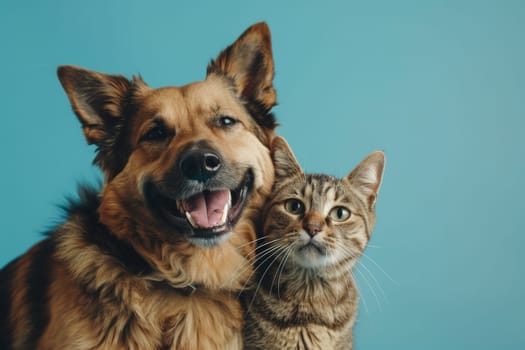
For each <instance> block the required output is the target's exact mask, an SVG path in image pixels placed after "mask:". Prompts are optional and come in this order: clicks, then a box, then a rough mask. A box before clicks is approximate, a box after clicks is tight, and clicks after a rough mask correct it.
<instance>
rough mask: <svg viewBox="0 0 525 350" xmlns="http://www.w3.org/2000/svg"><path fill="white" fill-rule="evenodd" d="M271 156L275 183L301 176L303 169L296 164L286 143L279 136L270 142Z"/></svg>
mask: <svg viewBox="0 0 525 350" xmlns="http://www.w3.org/2000/svg"><path fill="white" fill-rule="evenodd" d="M271 154H272V160H273V165H274V168H275V183H277V184H278V183H279V182H283V181H285V180H286V179H289V178H291V177H295V176H297V175H302V174H303V169H301V166H300V165H299V163H298V162H297V159H296V158H295V156H294V154H293V152H292V149H291V148H290V146H289V145H288V142H286V140H285V139H284V138H282V137H280V136H275V137H274V139H273V141H272V146H271Z"/></svg>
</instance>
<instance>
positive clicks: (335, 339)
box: [243, 137, 385, 350]
mask: <svg viewBox="0 0 525 350" xmlns="http://www.w3.org/2000/svg"><path fill="white" fill-rule="evenodd" d="M272 148H273V149H272V157H273V161H274V164H275V175H276V179H275V184H274V188H273V194H272V195H271V196H270V198H269V199H268V201H267V204H266V205H265V207H264V209H263V215H262V221H261V225H260V226H261V227H260V230H259V231H261V232H262V235H261V236H260V237H259V238H258V247H257V259H256V264H255V266H256V278H255V281H254V283H253V286H252V287H251V288H248V290H247V291H246V292H245V294H244V295H243V304H244V307H245V311H246V312H245V321H246V323H245V330H244V337H245V344H246V345H245V349H279V350H282V349H323V350H324V349H353V334H352V328H353V325H354V322H355V319H356V314H357V304H358V293H357V289H356V286H355V284H354V280H353V277H352V268H353V266H354V264H355V263H356V261H357V259H358V258H359V257H360V256H361V254H362V252H363V250H364V249H365V247H366V244H367V242H368V240H369V239H370V235H371V233H372V228H373V227H374V223H375V203H376V198H377V193H378V190H379V187H380V184H381V178H382V175H383V168H384V163H385V156H384V154H383V152H380V151H377V152H374V153H372V154H370V155H369V156H368V157H367V158H365V159H364V160H363V161H362V162H361V163H360V164H359V165H358V166H357V168H355V169H354V170H353V171H352V172H351V173H350V174H349V175H347V176H346V177H345V178H343V179H337V178H334V177H332V176H328V175H319V174H313V175H312V174H304V172H303V171H302V169H301V167H300V166H299V164H298V163H297V161H296V159H295V157H294V155H293V153H292V151H291V150H290V148H289V146H288V144H287V143H286V141H285V140H284V139H282V138H280V137H276V138H275V140H274V142H273V144H272ZM261 232H260V233H261Z"/></svg>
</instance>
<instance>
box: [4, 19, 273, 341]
mask: <svg viewBox="0 0 525 350" xmlns="http://www.w3.org/2000/svg"><path fill="white" fill-rule="evenodd" d="M273 74H274V70H273V60H272V52H271V40H270V33H269V30H268V27H267V26H266V25H265V24H264V23H259V24H256V25H254V26H252V27H250V28H249V29H248V30H247V31H246V32H245V33H244V34H243V35H242V36H241V37H240V38H239V39H238V40H237V41H236V42H235V43H234V44H233V45H231V46H229V47H228V48H227V49H225V50H224V51H223V52H222V53H221V54H220V55H219V56H218V57H217V58H216V60H214V61H212V62H211V63H210V65H209V67H208V74H207V77H206V80H204V81H201V82H196V83H192V84H189V85H186V86H182V87H167V88H160V89H153V88H150V87H149V86H147V85H146V84H145V83H144V82H143V81H142V79H141V78H133V79H132V80H128V79H126V78H124V77H122V76H113V75H106V74H101V73H96V72H92V71H88V70H85V69H81V68H77V67H72V66H63V67H60V68H59V70H58V75H59V78H60V81H61V83H62V85H63V87H64V89H65V91H66V92H67V94H68V97H69V99H70V102H71V104H72V106H73V109H74V111H75V113H76V115H77V116H78V118H79V120H80V122H81V124H82V129H83V132H84V135H85V137H86V140H87V142H88V143H90V144H95V145H97V147H98V149H97V157H96V160H95V161H96V163H97V164H98V165H99V166H100V167H101V169H102V170H103V172H104V176H105V182H104V186H103V188H102V190H101V191H100V193H98V194H97V193H96V192H94V191H92V190H81V192H80V199H79V200H78V201H72V202H71V203H70V205H69V207H68V208H67V217H66V221H65V222H64V223H63V224H61V225H59V226H58V227H57V228H56V229H55V230H53V231H52V232H50V234H49V236H48V238H46V239H45V240H44V241H42V242H41V243H39V244H37V245H36V246H35V247H33V248H32V249H31V250H29V251H28V252H27V253H26V254H24V255H23V256H21V257H20V258H18V259H17V260H15V261H13V262H12V263H11V264H9V265H8V266H6V267H5V268H4V269H3V270H2V271H1V272H0V348H2V349H40V350H44V349H46V350H51V349H68V350H74V349H141V350H148V349H179V350H180V349H240V348H242V337H241V328H242V323H243V316H242V310H241V307H240V304H239V302H238V300H237V295H238V293H239V291H240V289H241V288H242V286H243V285H244V284H245V282H246V279H247V278H248V276H249V275H250V273H251V267H250V263H249V261H250V258H252V257H253V254H254V252H253V249H254V246H253V243H252V242H253V241H254V239H255V233H254V230H253V225H252V220H254V218H255V216H256V215H257V213H258V208H260V207H261V206H262V204H263V201H264V199H265V197H266V195H267V194H268V193H269V191H270V189H271V184H272V182H273V166H272V162H271V159H270V155H269V151H268V145H269V143H270V142H271V139H272V137H273V129H274V127H275V122H274V118H273V116H272V115H271V113H270V109H271V108H272V106H274V105H275V103H276V100H275V96H276V94H275V90H274V88H273V86H272V80H273ZM202 149H203V150H204V151H202ZM192 152H193V153H192ZM195 152H197V153H198V157H201V158H202V157H208V158H204V159H205V160H204V162H205V165H202V164H200V163H199V167H202V168H203V169H197V170H195V169H194V164H193V163H191V162H190V161H188V159H189V158H190V155H191V156H192V157H193V154H194V153H195ZM199 152H200V153H199ZM209 152H212V153H213V156H209ZM203 154H204V155H203ZM201 158H198V161H199V162H200V161H201ZM191 161H192V162H193V158H191ZM187 164H189V165H187ZM227 192H229V195H230V196H233V197H232V198H233V199H230V201H231V202H232V204H231V205H230V206H229V207H226V208H229V209H225V210H223V211H220V210H215V209H213V210H214V211H213V213H215V212H217V213H226V214H228V215H227V216H226V219H224V220H226V221H224V224H220V223H221V222H222V221H219V224H220V225H223V226H224V227H226V228H224V229H223V228H221V229H220V230H219V229H215V227H216V226H213V225H215V224H213V223H212V215H213V213H212V214H210V213H211V211H210V210H211V209H210V208H211V206H212V201H213V200H218V199H216V198H218V197H219V195H217V194H216V193H227ZM191 198H197V199H193V200H192V199H191ZM202 198H204V199H202ZM209 198H212V199H209ZM244 198H246V199H244ZM199 199H202V200H204V201H205V202H206V206H205V208H204V209H205V210H204V214H199V213H201V212H202V209H191V208H192V206H195V205H196V204H194V202H196V201H197V200H199ZM244 201H246V205H245V206H244V207H243V205H244V203H245V202H244ZM221 203H222V202H221ZM175 207H176V208H175ZM188 208H190V209H188ZM239 208H240V209H239ZM243 208H244V210H243ZM192 210H195V211H194V212H192ZM199 210H200V211H199ZM228 210H229V211H228ZM184 211H186V212H189V213H191V214H187V215H190V216H191V218H192V219H193V220H197V219H198V220H205V222H206V223H207V224H202V223H197V224H194V223H193V224H190V223H189V221H187V220H186V219H185V218H184V217H183V216H181V217H179V216H177V215H179V214H181V213H183V212H184ZM194 213H196V214H194ZM239 213H240V214H239ZM192 215H195V216H192ZM198 215H201V219H199V216H198ZM203 215H204V219H202V216H203ZM230 215H231V218H230ZM185 220H186V221H185ZM188 220H189V219H188ZM198 220H197V221H198ZM213 220H215V219H213ZM208 221H209V222H208ZM213 222H214V221H213ZM219 224H217V225H219ZM195 225H196V226H195ZM223 226H220V227H223ZM230 226H231V227H230ZM214 230H215V231H214Z"/></svg>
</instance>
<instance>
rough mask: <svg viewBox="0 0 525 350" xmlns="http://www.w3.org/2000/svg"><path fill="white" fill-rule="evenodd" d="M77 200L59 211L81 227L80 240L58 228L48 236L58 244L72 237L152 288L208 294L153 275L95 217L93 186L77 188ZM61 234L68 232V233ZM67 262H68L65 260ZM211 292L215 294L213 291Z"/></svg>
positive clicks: (70, 200) (96, 205)
mask: <svg viewBox="0 0 525 350" xmlns="http://www.w3.org/2000/svg"><path fill="white" fill-rule="evenodd" d="M78 197H79V198H78V199H73V198H68V200H67V204H66V205H63V206H62V208H63V209H64V211H65V214H66V216H67V217H68V218H69V219H72V220H73V221H74V222H75V221H76V222H78V223H79V224H82V227H83V228H84V230H82V231H81V232H79V233H80V236H79V237H63V235H61V234H60V232H61V231H62V230H61V229H60V227H59V228H58V229H56V230H54V231H53V233H52V234H50V236H51V239H53V240H55V241H56V243H57V244H59V245H60V244H62V245H70V244H71V240H72V238H73V239H81V240H83V241H85V242H86V243H88V244H90V245H91V246H93V247H95V249H98V250H100V252H101V253H102V254H103V256H104V257H105V258H106V259H107V260H108V261H106V262H110V264H109V266H115V265H116V267H118V268H120V269H122V270H123V271H125V273H127V274H129V275H131V276H135V277H138V278H140V279H141V280H142V281H144V282H147V283H148V284H150V285H151V286H155V288H170V289H173V290H175V291H177V292H178V293H179V294H181V295H183V296H190V295H192V294H194V293H196V292H199V293H207V292H208V289H207V288H206V286H204V285H202V284H197V283H177V284H174V283H172V282H170V281H169V280H168V279H166V278H162V277H159V273H156V270H155V268H154V267H153V266H152V265H151V264H150V263H149V262H148V261H147V260H146V259H145V258H144V257H143V256H141V255H140V254H139V253H138V252H137V251H136V250H135V248H134V247H133V246H132V245H131V244H129V243H128V242H126V241H124V240H122V239H120V238H118V237H117V236H116V235H114V234H113V233H112V232H111V231H110V230H109V229H108V228H107V227H106V226H105V225H103V224H102V223H100V222H99V217H98V208H99V206H100V197H99V191H97V190H96V189H94V188H92V187H87V186H85V187H80V188H79V191H78ZM63 232H67V230H64V231H63ZM68 236H69V233H68ZM67 260H71V259H70V258H67ZM71 263H72V264H71ZM70 265H72V266H73V269H74V266H75V265H76V264H75V262H73V261H70ZM96 266H97V265H94V266H92V268H91V269H90V270H91V271H92V273H96V271H95V270H96ZM73 272H74V271H73ZM78 275H79V277H80V279H81V280H83V281H84V282H88V281H89V280H91V278H90V277H89V276H87V275H86V273H85V271H84V272H83V273H82V275H81V274H80V273H79V274H78ZM84 287H85V289H86V290H89V289H91V288H90V286H89V283H87V284H86V285H85V286H84ZM214 293H216V291H215V292H214Z"/></svg>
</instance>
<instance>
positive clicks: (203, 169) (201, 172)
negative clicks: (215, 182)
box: [180, 149, 221, 182]
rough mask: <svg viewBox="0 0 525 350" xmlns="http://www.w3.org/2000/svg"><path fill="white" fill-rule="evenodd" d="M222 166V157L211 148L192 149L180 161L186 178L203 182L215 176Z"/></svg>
mask: <svg viewBox="0 0 525 350" xmlns="http://www.w3.org/2000/svg"><path fill="white" fill-rule="evenodd" d="M220 168H221V158H220V157H219V156H218V155H217V154H215V153H214V152H213V151H210V150H201V149H194V150H190V151H188V152H187V153H186V155H184V157H183V158H182V161H181V163H180V169H181V170H182V174H183V175H184V176H185V177H186V178H188V179H191V180H197V181H201V182H204V181H206V180H208V179H209V178H211V177H213V176H214V175H215V174H216V173H217V172H218V171H219V169H220Z"/></svg>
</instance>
